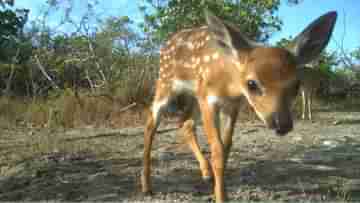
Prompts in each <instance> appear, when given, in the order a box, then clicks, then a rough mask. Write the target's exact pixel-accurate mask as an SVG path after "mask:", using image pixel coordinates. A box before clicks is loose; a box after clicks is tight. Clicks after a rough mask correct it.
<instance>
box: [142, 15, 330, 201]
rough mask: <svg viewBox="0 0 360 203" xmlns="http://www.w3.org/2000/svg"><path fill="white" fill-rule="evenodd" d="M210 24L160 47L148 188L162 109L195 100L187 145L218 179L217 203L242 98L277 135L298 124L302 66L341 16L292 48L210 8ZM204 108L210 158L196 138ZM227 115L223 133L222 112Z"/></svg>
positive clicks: (146, 188)
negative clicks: (251, 35) (248, 31)
mask: <svg viewBox="0 0 360 203" xmlns="http://www.w3.org/2000/svg"><path fill="white" fill-rule="evenodd" d="M205 18H206V22H207V25H206V26H203V27H199V28H194V29H187V30H182V31H180V32H178V33H176V34H174V35H173V36H172V37H170V39H169V40H168V41H167V43H166V45H165V46H163V47H162V48H161V50H160V70H159V79H158V80H157V82H156V92H155V97H154V100H153V103H152V106H151V108H150V113H149V115H148V119H147V123H146V127H145V132H144V154H143V171H142V177H141V183H142V191H143V192H144V193H150V192H151V180H150V173H151V172H150V171H151V146H152V140H153V137H154V135H155V132H156V129H157V127H158V126H159V123H160V117H161V114H162V112H164V110H166V108H167V107H168V106H169V105H170V104H171V102H172V101H173V100H174V99H175V98H176V97H177V96H185V97H188V98H191V99H189V101H190V102H189V104H188V107H187V109H188V110H187V114H186V115H185V116H184V117H185V118H184V119H183V122H184V124H183V125H182V128H183V132H184V134H185V136H186V140H187V143H188V144H189V146H190V148H191V149H192V151H193V153H194V155H195V157H196V159H197V160H198V162H199V165H200V169H201V173H202V176H203V178H204V179H209V178H210V177H211V178H213V182H214V195H215V200H216V202H223V201H224V200H225V199H226V192H225V188H224V169H225V164H226V160H227V157H228V156H229V152H230V148H231V145H232V134H233V131H234V125H235V122H236V118H237V115H238V112H239V107H240V106H241V103H242V102H243V101H247V102H249V104H250V105H251V106H252V108H253V109H254V110H255V112H256V114H257V115H258V116H259V118H260V119H261V120H262V121H263V122H264V123H265V125H266V126H267V127H268V128H270V129H273V130H274V131H275V132H276V134H277V135H280V136H282V135H285V134H287V133H288V132H289V131H291V130H292V129H293V120H292V116H291V113H290V107H291V104H292V102H293V100H294V98H295V97H296V95H297V92H298V89H299V86H300V82H299V78H298V76H297V67H300V66H302V65H304V64H306V63H308V62H310V61H311V60H313V59H314V58H316V57H317V56H318V55H319V53H320V52H321V51H322V50H323V49H324V48H325V46H326V45H327V43H328V42H329V39H330V36H331V34H332V30H333V28H334V25H335V21H336V18H337V13H336V12H335V11H333V12H329V13H327V14H325V15H323V16H321V17H319V18H318V19H317V20H315V21H314V22H313V23H311V24H310V25H309V26H308V27H307V28H306V29H305V30H304V31H302V32H301V33H300V34H299V35H298V36H297V37H296V38H295V39H294V41H293V42H292V43H291V45H290V46H289V47H288V49H283V48H275V47H268V46H265V45H261V44H258V43H255V42H253V41H251V40H249V39H248V38H246V37H245V36H244V34H242V33H241V31H240V30H239V29H238V28H237V27H236V26H234V25H232V24H230V23H227V22H223V21H222V20H220V19H219V18H218V17H216V16H214V15H213V14H212V13H211V12H209V11H207V10H205ZM196 103H197V105H198V106H199V108H200V112H201V118H202V122H203V127H204V131H205V135H206V138H207V141H208V144H209V148H210V152H211V155H210V162H209V161H208V160H207V159H206V158H205V157H204V155H203V154H202V152H201V150H200V148H199V145H198V143H197V139H196V135H195V128H194V122H193V120H192V119H191V114H192V109H193V107H194V106H196V105H195V104H196ZM220 112H221V113H223V114H224V115H225V118H226V124H225V127H224V132H223V137H221V136H220V133H221V132H220V129H219V113H220Z"/></svg>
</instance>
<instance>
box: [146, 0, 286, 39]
mask: <svg viewBox="0 0 360 203" xmlns="http://www.w3.org/2000/svg"><path fill="white" fill-rule="evenodd" d="M147 3H148V4H145V6H142V7H141V9H142V11H143V12H144V14H145V24H143V25H142V27H143V29H144V30H145V31H147V32H152V33H153V34H154V36H155V39H156V40H158V41H162V40H164V39H165V38H166V37H167V36H168V35H169V34H170V33H173V32H175V31H178V30H180V29H184V28H190V27H194V26H199V25H202V24H204V22H205V19H204V12H203V10H204V8H208V9H209V10H211V11H212V12H214V13H215V14H216V15H218V16H219V17H220V18H222V19H224V20H226V21H228V22H231V23H233V24H235V25H238V26H239V27H240V28H241V30H242V31H243V32H244V33H245V34H246V35H247V36H248V37H250V38H251V39H255V40H260V41H266V40H267V39H268V38H269V37H270V36H271V34H272V33H273V32H275V31H279V30H280V28H281V24H282V22H281V20H280V19H279V18H278V17H277V16H276V15H275V11H277V10H278V8H279V5H280V0H266V1H257V0H241V1H240V0H236V1H230V0H216V1H215V0H191V1H188V0H165V1H157V0H147ZM146 5H151V6H146ZM149 7H151V8H149Z"/></svg>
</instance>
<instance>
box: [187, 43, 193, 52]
mask: <svg viewBox="0 0 360 203" xmlns="http://www.w3.org/2000/svg"><path fill="white" fill-rule="evenodd" d="M187 47H188V48H189V49H191V50H193V49H194V48H195V47H194V45H193V43H191V42H188V43H187Z"/></svg>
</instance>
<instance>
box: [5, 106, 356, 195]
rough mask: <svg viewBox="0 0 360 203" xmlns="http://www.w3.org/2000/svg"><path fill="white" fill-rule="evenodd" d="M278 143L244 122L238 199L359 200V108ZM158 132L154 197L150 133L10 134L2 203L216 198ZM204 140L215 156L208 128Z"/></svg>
mask: <svg viewBox="0 0 360 203" xmlns="http://www.w3.org/2000/svg"><path fill="white" fill-rule="evenodd" d="M315 117H316V118H315V119H316V121H314V122H310V121H301V120H298V121H297V122H296V126H295V130H294V131H293V132H292V133H290V134H289V135H287V136H286V137H277V136H275V135H274V134H273V132H271V131H269V130H267V129H265V128H264V127H263V126H262V124H261V123H260V122H258V121H254V122H243V123H241V122H238V123H237V126H236V131H235V133H236V134H235V135H234V144H233V148H232V153H231V156H230V159H229V164H228V168H227V170H226V175H225V176H226V177H225V179H226V186H227V191H228V194H229V195H228V196H229V199H230V200H244V201H249V200H252V201H259V200H276V201H294V200H297V201H303V200H306V201H309V200H314V201H329V200H342V201H343V200H353V201H355V200H357V201H360V195H359V194H360V193H359V191H360V169H359V168H360V112H346V111H336V112H328V111H321V112H318V113H317V114H316V115H315ZM159 131H160V132H159V133H158V134H157V136H156V139H155V143H154V147H153V152H152V157H153V173H152V180H153V191H154V194H153V195H152V196H143V195H142V194H141V192H140V182H139V180H140V179H139V176H140V171H141V168H142V161H141V160H142V150H143V128H142V127H138V128H127V129H101V128H92V127H88V128H82V129H70V130H64V129H55V130H54V129H25V128H20V127H17V128H14V129H2V130H1V131H0V169H1V173H0V175H1V176H0V201H18V200H21V201H40V200H51V201H146V202H148V201H164V202H170V201H171V202H172V201H174V202H175V201H177V202H178V201H180V202H193V201H203V202H207V201H209V200H211V186H210V184H209V183H206V182H203V181H202V179H201V176H200V171H199V169H198V164H197V162H196V160H195V158H194V157H193V155H192V154H191V153H190V151H189V149H188V148H187V146H185V145H183V144H182V141H181V140H182V138H181V135H180V134H179V133H177V131H176V130H175V128H174V127H173V125H172V124H169V123H167V124H163V125H162V126H161V127H160V129H159ZM198 134H199V139H200V143H201V146H202V149H203V151H204V152H205V153H206V155H207V156H208V155H209V153H208V149H207V144H206V141H205V140H204V136H203V132H202V130H201V127H199V128H198Z"/></svg>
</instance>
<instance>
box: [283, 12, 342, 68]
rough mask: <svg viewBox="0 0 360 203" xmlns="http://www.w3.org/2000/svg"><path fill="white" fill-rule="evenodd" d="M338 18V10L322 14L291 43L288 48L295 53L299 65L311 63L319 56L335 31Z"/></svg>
mask: <svg viewBox="0 0 360 203" xmlns="http://www.w3.org/2000/svg"><path fill="white" fill-rule="evenodd" d="M336 18H337V13H336V11H332V12H328V13H326V14H325V15H322V16H320V17H319V18H318V19H316V20H315V21H313V22H312V23H311V24H310V25H308V26H307V28H305V30H303V31H302V32H301V33H300V34H299V35H298V36H297V37H295V39H294V40H293V41H292V43H290V46H289V47H288V48H289V50H290V51H291V52H292V53H293V54H294V55H295V57H296V60H297V63H298V64H299V65H304V64H306V63H309V62H310V61H311V60H313V59H315V58H316V57H318V55H319V54H320V52H321V51H322V50H323V49H324V48H325V47H326V45H327V44H328V42H329V40H330V37H331V34H332V32H333V29H334V26H335V22H336Z"/></svg>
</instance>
